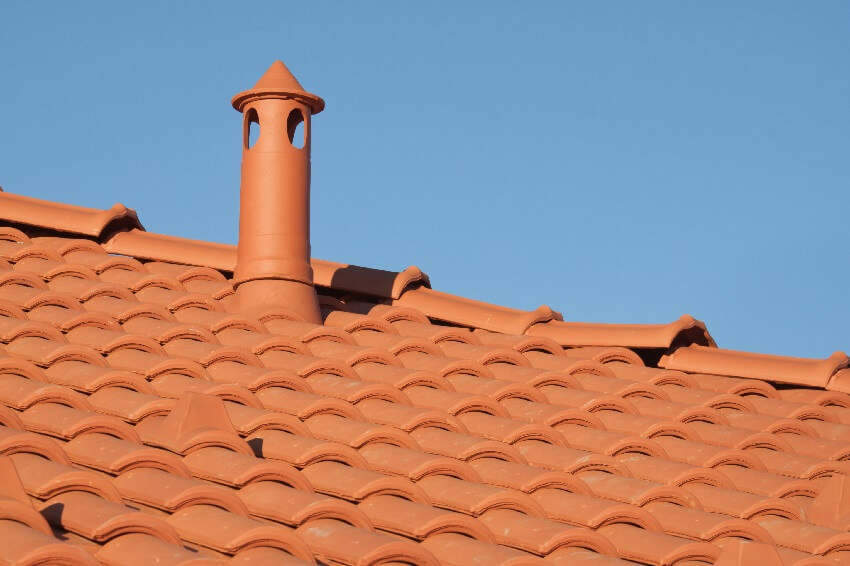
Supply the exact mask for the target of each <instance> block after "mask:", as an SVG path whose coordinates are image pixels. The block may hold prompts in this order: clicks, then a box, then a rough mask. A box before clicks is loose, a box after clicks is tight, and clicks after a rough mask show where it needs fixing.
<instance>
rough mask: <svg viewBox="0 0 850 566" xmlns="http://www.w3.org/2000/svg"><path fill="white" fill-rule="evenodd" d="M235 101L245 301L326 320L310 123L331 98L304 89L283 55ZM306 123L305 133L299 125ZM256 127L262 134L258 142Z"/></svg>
mask: <svg viewBox="0 0 850 566" xmlns="http://www.w3.org/2000/svg"><path fill="white" fill-rule="evenodd" d="M231 102H232V104H233V107H234V108H235V109H236V110H238V111H240V112H242V113H243V134H242V137H243V144H242V182H241V194H240V203H239V245H238V248H237V258H236V270H235V272H234V287H235V288H236V298H237V300H238V301H239V305H240V308H242V309H244V310H249V311H250V310H263V309H269V308H276V309H284V310H287V311H289V312H290V313H291V314H292V316H293V318H296V319H301V320H305V321H307V322H312V323H315V324H321V322H322V317H321V311H320V310H319V302H318V299H317V297H316V291H315V289H314V287H313V270H312V268H311V267H310V135H311V127H310V126H311V117H312V115H313V114H317V113H318V112H321V111H322V110H323V109H324V107H325V102H324V100H322V99H321V98H319V97H318V96H316V95H315V94H311V93H309V92H307V91H305V90H304V88H303V87H302V86H301V84H300V83H299V82H298V80H296V78H295V77H294V76H293V75H292V73H290V72H289V69H287V68H286V65H284V64H283V63H282V62H280V61H275V62H274V63H273V64H272V66H271V67H269V69H268V71H266V73H265V74H264V75H263V76H262V77H261V78H260V80H259V81H257V84H255V85H254V88H252V89H250V90H246V91H244V92H241V93H239V94H237V95H236V96H235V97H233V100H232V101H231ZM302 124H303V138H302V137H301V136H300V135H299V134H298V130H297V129H298V126H299V125H302ZM256 127H258V128H259V130H260V132H259V137H258V138H257V140H256V141H255V142H253V143H252V141H251V138H252V136H251V130H252V128H256ZM296 136H298V137H296Z"/></svg>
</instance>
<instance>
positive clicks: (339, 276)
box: [330, 265, 398, 298]
mask: <svg viewBox="0 0 850 566" xmlns="http://www.w3.org/2000/svg"><path fill="white" fill-rule="evenodd" d="M397 275H398V274H397V273H395V272H392V271H384V270H382V269H371V268H368V267H360V266H357V265H346V266H345V267H341V268H339V269H337V270H336V271H334V274H333V276H332V277H331V285H330V286H331V287H332V288H333V289H341V290H346V291H354V290H362V289H369V294H370V295H376V296H378V297H385V298H387V297H391V296H392V293H393V286H394V285H395V281H396V277H397Z"/></svg>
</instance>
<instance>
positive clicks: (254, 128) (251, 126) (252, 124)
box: [245, 108, 260, 149]
mask: <svg viewBox="0 0 850 566" xmlns="http://www.w3.org/2000/svg"><path fill="white" fill-rule="evenodd" d="M258 139H260V117H259V116H258V115H257V111H256V110H254V109H253V108H251V109H250V110H248V113H247V114H246V115H245V149H251V148H252V147H254V144H256V143H257V140H258Z"/></svg>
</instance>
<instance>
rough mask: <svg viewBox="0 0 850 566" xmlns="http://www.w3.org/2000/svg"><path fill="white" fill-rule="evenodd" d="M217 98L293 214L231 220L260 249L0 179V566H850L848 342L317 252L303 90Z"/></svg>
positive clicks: (309, 107)
mask: <svg viewBox="0 0 850 566" xmlns="http://www.w3.org/2000/svg"><path fill="white" fill-rule="evenodd" d="M234 105H235V106H236V107H237V108H238V109H241V110H242V111H243V112H249V113H250V111H251V110H252V109H253V110H255V111H256V112H257V117H258V119H259V120H260V124H261V128H262V133H261V135H260V138H259V141H257V142H256V143H257V145H256V146H254V147H253V148H252V149H246V150H245V152H246V155H245V161H244V162H243V166H244V169H243V190H244V189H245V188H246V186H247V187H248V189H249V190H248V192H249V194H250V193H252V192H256V193H264V192H269V191H271V192H274V191H277V190H278V189H280V190H281V194H283V193H285V194H286V196H285V198H283V200H284V201H286V202H285V204H284V205H282V206H283V208H287V209H292V210H295V209H297V210H298V211H299V212H298V213H297V214H299V215H301V216H299V217H298V218H295V219H294V221H293V222H294V223H292V224H289V223H288V222H282V221H280V218H281V217H280V216H279V215H278V213H277V212H275V213H273V214H271V215H270V216H269V217H268V218H266V219H265V220H262V221H261V222H260V223H259V224H253V227H251V226H252V224H251V222H253V221H248V222H247V224H245V226H248V228H246V230H244V231H243V234H242V235H243V236H245V237H246V238H248V240H249V241H250V240H251V239H252V238H259V239H260V240H262V239H264V238H266V237H267V236H268V237H269V238H271V239H275V240H278V239H279V243H278V244H275V245H274V246H272V248H277V249H282V250H284V251H285V253H284V255H283V256H280V257H278V258H276V257H274V256H273V255H269V256H266V255H264V254H265V252H264V251H259V252H257V250H259V249H260V248H261V247H262V246H261V247H260V248H258V247H256V246H255V245H254V244H249V245H248V247H247V251H245V250H243V248H242V247H241V246H242V240H240V248H239V249H238V250H237V249H236V248H235V247H233V246H224V245H220V244H212V243H207V242H196V241H189V240H185V239H181V238H176V237H172V236H165V235H157V234H150V233H147V232H145V231H144V229H143V228H142V227H141V225H140V224H139V223H138V220H137V219H136V218H135V215H134V214H133V213H132V212H131V211H129V210H127V209H123V208H121V207H114V208H113V209H110V210H106V211H99V210H92V209H82V208H79V207H72V206H68V205H62V204H58V203H50V202H44V201H36V200H35V199H29V198H27V197H20V196H15V195H10V194H9V193H0V562H3V563H9V564H97V563H101V564H110V565H136V564H139V565H141V564H149V563H153V562H156V563H161V564H234V565H236V564H246V565H248V564H250V565H256V564H305V563H306V564H310V563H321V564H417V565H419V564H458V565H468V564H481V565H485V564H486V565H490V564H517V565H519V564H523V565H525V564H547V563H548V564H570V565H573V564H594V565H606V566H607V565H622V564H652V565H668V564H676V565H681V566H685V565H687V566H695V565H697V564H722V565H745V564H763V565H764V566H771V565H783V566H788V565H792V564H798V565H800V566H803V565H815V564H847V563H850V533H848V531H850V495H848V494H850V484H848V482H850V480H848V475H850V465H849V464H848V463H847V460H848V459H849V458H850V395H848V393H847V391H848V388H850V387H848V385H847V382H848V381H850V373H848V372H850V367H848V358H847V356H846V355H845V354H843V353H840V352H839V353H836V354H834V355H833V356H830V357H829V358H826V359H824V360H805V359H796V358H785V357H781V356H767V355H760V354H753V353H743V352H733V351H729V350H722V349H719V348H716V346H715V344H714V341H713V340H712V338H711V336H710V334H709V333H708V331H707V329H706V327H705V325H704V324H703V323H702V322H699V321H696V320H694V319H693V318H691V317H689V316H687V315H685V316H683V317H682V318H680V319H679V320H677V321H674V322H672V323H669V324H658V325H616V324H594V323H580V322H572V321H565V320H563V317H562V316H561V315H560V314H559V313H557V312H555V311H553V310H552V309H550V308H549V307H540V308H538V309H536V310H534V311H530V312H528V311H521V310H516V309H508V308H504V307H499V306H496V305H488V304H486V303H482V302H479V301H474V300H470V299H465V298H462V297H457V296H453V295H449V294H446V293H442V292H439V291H435V290H431V289H430V282H429V280H428V278H427V276H425V275H424V274H423V273H422V271H421V270H419V269H418V268H415V267H410V268H408V269H406V270H403V271H400V272H389V271H383V270H376V269H369V268H364V267H357V266H351V265H347V264H344V263H332V262H328V261H323V260H315V259H314V260H310V258H309V255H308V253H309V248H308V247H305V245H304V244H305V241H307V240H304V239H303V237H306V236H305V235H306V234H308V233H307V229H308V223H307V217H306V214H307V211H308V208H306V200H305V198H306V193H304V192H299V191H306V190H307V188H308V180H309V119H310V117H311V115H312V114H314V113H316V112H318V111H320V110H321V109H322V107H323V102H322V101H321V99H319V98H318V97H316V96H314V95H311V94H309V93H307V92H305V91H304V90H303V89H302V88H301V87H300V85H298V83H297V81H295V79H294V78H293V77H292V76H291V74H289V73H288V71H286V69H285V67H283V66H282V64H275V65H273V66H272V68H271V69H270V70H269V72H268V73H267V74H266V75H265V76H264V77H263V78H262V79H261V80H260V82H258V83H257V85H256V86H255V87H254V88H253V89H251V90H249V91H246V92H244V93H242V94H240V95H237V97H236V98H235V99H234ZM294 109H297V111H298V112H300V114H301V116H302V117H303V119H304V120H305V122H306V124H305V126H307V128H306V132H307V136H308V140H307V142H308V145H305V146H304V148H303V149H300V150H296V149H294V148H292V147H287V146H288V144H290V141H289V138H288V135H283V134H287V129H286V128H285V125H286V124H285V120H286V118H287V116H288V114H289V112H291V111H292V110H294ZM251 116H252V115H251ZM251 116H248V115H246V120H250V118H251ZM281 120H283V122H281ZM276 121H277V122H276ZM274 124H277V126H279V127H278V128H275V127H274ZM267 126H271V128H269V127H267ZM270 129H271V133H269V130H270ZM275 135H280V136H282V137H280V139H276V138H274V136H275ZM263 136H266V137H265V138H263ZM264 147H268V149H269V152H268V155H261V153H262V152H263V151H265V150H264V149H262V148H264ZM252 151H253V152H255V153H254V154H251V152H252ZM289 151H293V152H298V151H300V152H302V153H300V154H297V153H296V154H292V155H291V156H290V157H286V155H287V154H286V152H289ZM278 154H279V155H278ZM257 156H259V157H257ZM264 160H268V162H269V163H271V164H272V167H279V166H280V165H281V163H286V164H287V167H286V168H280V170H277V169H275V171H277V172H275V173H273V174H272V175H271V176H270V177H269V178H275V179H277V181H275V183H273V185H274V186H273V187H271V188H269V187H268V186H264V181H263V180H262V179H263V178H264V176H263V175H262V174H259V173H258V171H261V170H262V167H263V166H264V164H267V163H266V162H265V161H264ZM293 168H295V170H296V174H295V175H294V176H293V177H287V176H286V175H288V174H289V173H290V172H291V171H292V169H293ZM299 168H300V169H299ZM284 169H286V171H284ZM246 170H247V172H246ZM293 179H294V181H293ZM253 198H254V197H251V199H253ZM257 198H262V195H259V196H258V197H257ZM287 199H289V200H287ZM243 201H244V193H243ZM255 204H256V203H254V204H250V205H249V206H248V207H247V208H248V209H250V207H251V206H255ZM254 212H256V211H254ZM283 225H286V227H285V230H289V229H290V228H292V229H293V230H294V232H297V234H298V237H299V238H302V239H300V240H297V242H296V245H294V246H292V247H287V246H289V244H287V243H286V242H290V240H289V238H290V236H293V233H288V232H287V233H284V230H280V231H278V229H279V228H280V227H281V226H283ZM293 241H294V240H293ZM298 242H300V243H298ZM290 243H291V242H290ZM243 252H244V253H243ZM255 252H257V253H255ZM274 253H276V252H274V250H272V254H274ZM278 259H282V261H280V262H278ZM237 265H238V267H237ZM234 270H236V278H234ZM311 270H312V273H313V274H312V275H311V274H310V272H311ZM251 283H263V285H265V284H266V283H268V284H269V285H270V286H272V287H275V289H274V290H273V291H270V294H271V295H273V297H274V298H275V300H267V301H266V300H264V301H255V300H253V296H249V297H248V298H245V297H244V295H245V293H244V292H243V291H244V290H245V289H246V288H247V287H246V286H247V285H249V284H251ZM279 284H282V286H281V287H279V288H277V286H278V285H279ZM293 286H295V287H293ZM293 288H294V289H297V291H296V292H294V293H293V292H291V290H292V289H293ZM234 289H235V290H234ZM305 290H306V291H309V293H312V295H311V301H315V302H312V303H311V305H312V307H310V308H308V309H306V310H304V309H302V307H303V306H304V304H305V303H304V302H303V301H302V299H303V298H304V293H303V291H305ZM240 293H242V294H241V295H240ZM253 293H254V292H253V291H252V292H251V294H250V295H253ZM299 296H300V297H301V298H298V297H299ZM278 298H279V299H280V300H277V299H278ZM293 298H294V299H295V300H294V302H291V301H290V299H293Z"/></svg>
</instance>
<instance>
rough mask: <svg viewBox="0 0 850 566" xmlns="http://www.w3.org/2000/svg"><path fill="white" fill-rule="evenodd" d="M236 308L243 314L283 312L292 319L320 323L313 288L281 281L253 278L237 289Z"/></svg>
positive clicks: (304, 284) (319, 311) (296, 282)
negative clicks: (243, 312) (262, 311)
mask: <svg viewBox="0 0 850 566" xmlns="http://www.w3.org/2000/svg"><path fill="white" fill-rule="evenodd" d="M236 300H237V301H238V303H239V308H240V309H241V310H245V311H256V310H261V309H262V310H269V309H276V310H284V311H289V312H291V313H292V315H293V316H292V318H293V319H297V320H303V321H304V322H310V323H313V324H322V312H321V310H319V298H318V296H317V295H316V289H315V288H314V287H313V286H312V285H307V284H306V283H299V282H298V281H287V280H282V279H254V280H251V281H245V282H243V283H241V284H239V286H238V287H237V288H236Z"/></svg>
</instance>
